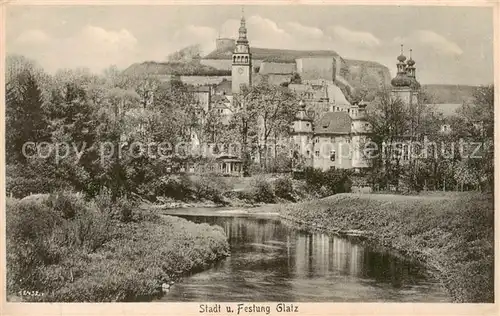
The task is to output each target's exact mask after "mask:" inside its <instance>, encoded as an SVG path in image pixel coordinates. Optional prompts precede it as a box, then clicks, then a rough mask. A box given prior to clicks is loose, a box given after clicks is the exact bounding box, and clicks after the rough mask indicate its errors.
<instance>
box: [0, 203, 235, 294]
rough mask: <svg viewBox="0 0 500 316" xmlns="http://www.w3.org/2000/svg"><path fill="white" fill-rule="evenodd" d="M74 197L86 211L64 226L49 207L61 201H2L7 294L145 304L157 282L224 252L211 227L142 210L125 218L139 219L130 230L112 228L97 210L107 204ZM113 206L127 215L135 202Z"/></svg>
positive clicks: (105, 215) (118, 226) (105, 214)
mask: <svg viewBox="0 0 500 316" xmlns="http://www.w3.org/2000/svg"><path fill="white" fill-rule="evenodd" d="M67 195H69V196H76V195H71V194H67ZM62 196H64V197H62ZM61 197H62V198H61ZM78 198H80V197H78V196H76V198H75V199H76V200H72V199H70V201H71V203H73V202H74V204H76V205H84V206H85V207H82V208H78V209H77V210H76V212H75V214H74V216H72V217H71V218H67V219H65V218H63V217H62V216H63V213H61V212H59V211H56V210H54V209H51V208H50V207H49V205H66V203H67V200H68V196H66V195H63V194H59V195H54V196H52V197H50V199H51V201H50V202H49V200H48V199H46V200H42V199H28V200H23V201H19V200H14V199H8V200H7V290H8V293H9V295H12V294H16V293H17V292H18V291H21V290H26V291H39V292H42V293H44V295H43V296H38V297H23V298H24V299H26V300H34V301H40V300H41V301H59V302H71V301H80V302H83V301H95V302H100V301H138V300H151V299H152V298H154V297H157V296H159V295H161V282H165V281H168V280H169V279H171V278H172V277H174V276H180V275H181V274H183V273H186V272H189V271H196V270H199V269H203V268H206V267H207V264H209V263H211V262H213V261H215V260H217V259H220V258H222V257H224V256H226V255H227V254H228V253H229V245H228V243H227V239H226V236H225V234H224V231H223V230H222V228H220V227H218V226H216V227H214V226H209V225H198V224H194V223H192V222H189V221H187V220H184V219H180V218H176V217H159V216H155V215H154V214H149V213H146V212H142V211H139V212H137V211H136V212H133V213H132V217H133V218H134V217H135V216H136V215H138V214H139V215H140V216H142V219H143V220H141V221H139V222H137V223H126V224H121V223H117V222H115V223H114V224H115V225H111V223H112V222H111V221H110V219H109V215H110V214H108V212H102V211H101V208H100V207H98V206H97V205H98V204H101V205H107V203H108V199H107V198H104V199H99V198H97V199H96V201H90V202H86V203H85V202H84V201H83V199H82V200H78ZM58 199H61V201H58ZM98 201H99V202H98ZM103 201H104V202H103ZM71 203H70V204H71ZM71 205H72V204H71ZM116 205H117V206H116V207H115V209H119V208H122V209H127V210H130V209H131V207H130V206H133V205H134V202H133V201H131V200H130V199H126V198H119V199H118V200H117V203H116ZM101 207H102V206H101ZM103 209H108V207H107V206H105V207H103ZM124 214H126V215H127V216H128V214H129V211H125V213H124Z"/></svg>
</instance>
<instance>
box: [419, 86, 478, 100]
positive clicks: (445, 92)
mask: <svg viewBox="0 0 500 316" xmlns="http://www.w3.org/2000/svg"><path fill="white" fill-rule="evenodd" d="M475 88H476V86H467V85H446V84H424V85H422V92H424V93H426V94H428V95H429V96H430V97H431V100H432V101H433V103H439V104H462V103H463V102H464V101H470V100H471V99H472V98H473V94H474V89H475Z"/></svg>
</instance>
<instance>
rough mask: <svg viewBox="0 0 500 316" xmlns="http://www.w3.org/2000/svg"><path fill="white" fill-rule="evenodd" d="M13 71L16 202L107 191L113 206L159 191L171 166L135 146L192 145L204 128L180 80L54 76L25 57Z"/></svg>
mask: <svg viewBox="0 0 500 316" xmlns="http://www.w3.org/2000/svg"><path fill="white" fill-rule="evenodd" d="M7 67H8V71H7V78H6V79H7V82H6V95H7V98H6V162H7V173H6V174H7V183H6V186H7V193H8V194H12V195H13V196H15V197H23V196H26V195H29V194H30V193H49V192H52V191H54V190H57V189H58V188H71V189H73V190H75V191H79V192H84V193H85V194H86V195H88V196H89V197H94V196H96V195H98V194H99V192H101V191H102V190H103V189H108V190H110V192H111V194H112V196H113V199H116V198H117V197H119V196H122V195H124V194H126V193H136V194H141V193H142V192H149V191H152V190H153V188H150V187H149V186H150V185H151V183H155V182H154V180H155V179H157V178H158V177H160V176H162V175H163V174H165V172H166V167H167V163H166V162H165V161H163V160H161V159H155V158H153V157H152V156H151V155H147V153H144V152H143V151H141V149H140V148H139V149H137V148H131V147H130V145H131V144H132V143H134V142H139V143H142V144H148V143H151V142H152V143H155V142H156V143H161V142H167V143H170V144H177V143H179V142H183V141H189V140H190V139H191V135H192V130H193V129H195V128H198V127H199V126H200V125H199V119H198V116H197V114H196V113H197V112H196V111H197V108H196V102H194V100H193V99H192V95H191V94H190V93H189V91H188V87H187V86H186V85H184V84H183V83H181V82H178V81H172V82H169V83H163V84H162V83H160V82H158V81H157V80H156V79H155V78H151V77H136V76H130V75H126V74H124V73H122V72H120V71H118V70H117V69H115V68H110V69H108V70H106V71H105V72H104V74H103V75H95V74H92V73H90V72H88V71H85V70H61V71H59V72H58V73H56V74H55V75H49V74H47V73H45V72H44V71H43V70H42V69H40V68H38V67H37V66H36V65H35V64H34V63H33V62H31V61H29V60H26V59H25V58H23V57H19V56H10V57H9V58H8V59H7ZM56 145H57V146H58V147H56ZM104 149H105V150H104ZM56 150H58V151H59V153H60V154H61V155H62V153H64V158H61V159H58V156H56V153H57V151H56ZM64 150H67V151H64ZM59 158H60V157H59ZM171 163H175V161H174V162H171Z"/></svg>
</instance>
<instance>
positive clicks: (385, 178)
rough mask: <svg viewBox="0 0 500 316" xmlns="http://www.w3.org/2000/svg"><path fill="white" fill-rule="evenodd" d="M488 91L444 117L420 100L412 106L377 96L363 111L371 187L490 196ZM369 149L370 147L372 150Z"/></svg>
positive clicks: (491, 96) (476, 93)
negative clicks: (367, 126)
mask: <svg viewBox="0 0 500 316" xmlns="http://www.w3.org/2000/svg"><path fill="white" fill-rule="evenodd" d="M493 90H494V89H493V85H490V86H483V87H478V88H476V89H475V91H474V94H473V96H474V99H473V100H472V101H465V102H464V103H463V105H462V107H461V108H460V109H459V111H458V113H457V114H456V115H454V116H451V117H444V116H443V115H442V114H441V113H439V111H435V107H434V106H433V105H429V103H432V100H429V97H428V96H427V95H425V94H421V95H420V96H419V100H418V102H417V103H415V104H413V105H412V106H408V105H406V104H404V103H403V102H402V101H401V100H400V99H395V98H391V97H390V93H389V92H387V91H383V92H381V93H379V94H378V96H377V97H376V99H375V101H374V102H373V103H372V104H371V106H370V107H369V108H368V121H369V122H370V124H371V127H372V130H371V132H372V135H371V139H370V142H372V144H371V145H369V146H371V149H370V150H369V151H365V158H367V159H369V162H370V172H369V178H370V182H371V185H372V186H373V187H375V188H378V189H380V190H388V189H391V188H392V189H394V188H395V189H396V190H410V191H420V190H481V191H491V192H492V191H493V183H494V178H493V173H494V172H493V152H494V150H493V144H494V142H493V137H494V132H493V126H494V106H493V103H494V102H493V101H494V92H493ZM373 143H375V145H373Z"/></svg>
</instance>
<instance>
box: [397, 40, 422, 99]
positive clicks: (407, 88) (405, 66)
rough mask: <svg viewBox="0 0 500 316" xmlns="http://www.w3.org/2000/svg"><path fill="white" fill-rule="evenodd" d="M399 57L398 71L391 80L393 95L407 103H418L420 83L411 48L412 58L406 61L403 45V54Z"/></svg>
mask: <svg viewBox="0 0 500 316" xmlns="http://www.w3.org/2000/svg"><path fill="white" fill-rule="evenodd" d="M397 59H398V63H397V65H396V66H397V68H398V73H397V74H396V77H394V78H393V79H392V80H391V85H392V97H393V98H399V99H401V101H403V102H404V104H407V105H413V104H417V103H418V92H419V90H420V84H419V83H418V81H417V79H416V77H415V67H414V65H415V61H414V60H413V59H412V58H411V50H410V59H409V60H408V62H406V56H405V55H404V54H403V45H401V55H399V56H398V58H397Z"/></svg>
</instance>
